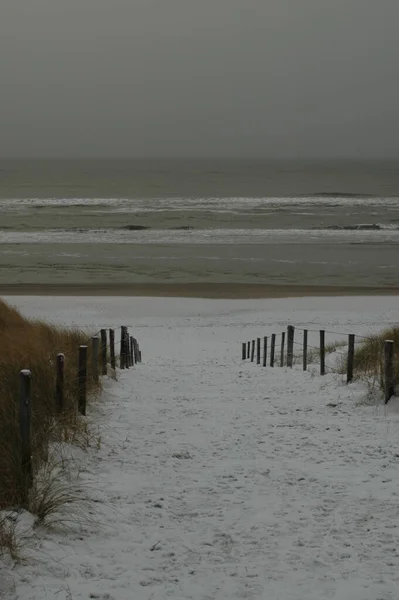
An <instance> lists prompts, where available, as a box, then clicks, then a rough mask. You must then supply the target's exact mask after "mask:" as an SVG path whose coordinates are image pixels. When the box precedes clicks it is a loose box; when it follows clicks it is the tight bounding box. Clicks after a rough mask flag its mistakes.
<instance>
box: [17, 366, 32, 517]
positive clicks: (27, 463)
mask: <svg viewBox="0 0 399 600" xmlns="http://www.w3.org/2000/svg"><path fill="white" fill-rule="evenodd" d="M31 383H32V375H31V372H30V371H29V370H28V369H24V370H23V371H21V372H20V374H19V428H20V436H21V471H22V481H21V490H20V492H21V504H22V505H23V506H24V507H27V506H28V504H29V490H30V488H31V487H32V484H33V468H32V406H31V395H32V390H31Z"/></svg>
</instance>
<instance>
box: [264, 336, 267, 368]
mask: <svg viewBox="0 0 399 600" xmlns="http://www.w3.org/2000/svg"><path fill="white" fill-rule="evenodd" d="M266 364H267V337H266V336H265V337H264V338H263V366H264V367H266Z"/></svg>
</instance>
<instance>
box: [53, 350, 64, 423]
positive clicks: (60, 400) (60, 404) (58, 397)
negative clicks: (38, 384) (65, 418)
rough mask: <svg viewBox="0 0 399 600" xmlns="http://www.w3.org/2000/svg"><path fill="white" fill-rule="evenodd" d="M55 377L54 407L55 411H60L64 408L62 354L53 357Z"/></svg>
mask: <svg viewBox="0 0 399 600" xmlns="http://www.w3.org/2000/svg"><path fill="white" fill-rule="evenodd" d="M55 366H56V378H55V407H56V411H57V413H62V411H63V410H64V366H65V356H64V354H61V353H60V354H57V357H56V359H55Z"/></svg>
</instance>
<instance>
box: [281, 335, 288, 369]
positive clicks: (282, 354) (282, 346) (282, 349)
mask: <svg viewBox="0 0 399 600" xmlns="http://www.w3.org/2000/svg"><path fill="white" fill-rule="evenodd" d="M284 346H285V331H283V333H282V334H281V350H280V367H284ZM287 358H288V356H287ZM287 364H288V361H287Z"/></svg>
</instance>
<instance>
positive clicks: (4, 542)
mask: <svg viewBox="0 0 399 600" xmlns="http://www.w3.org/2000/svg"><path fill="white" fill-rule="evenodd" d="M18 550H19V543H18V537H17V532H16V521H15V519H13V518H12V517H11V515H9V514H7V513H4V514H2V515H0V556H4V555H5V553H6V552H8V553H9V554H10V556H11V558H12V559H13V560H17V558H18V554H19V553H18Z"/></svg>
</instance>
